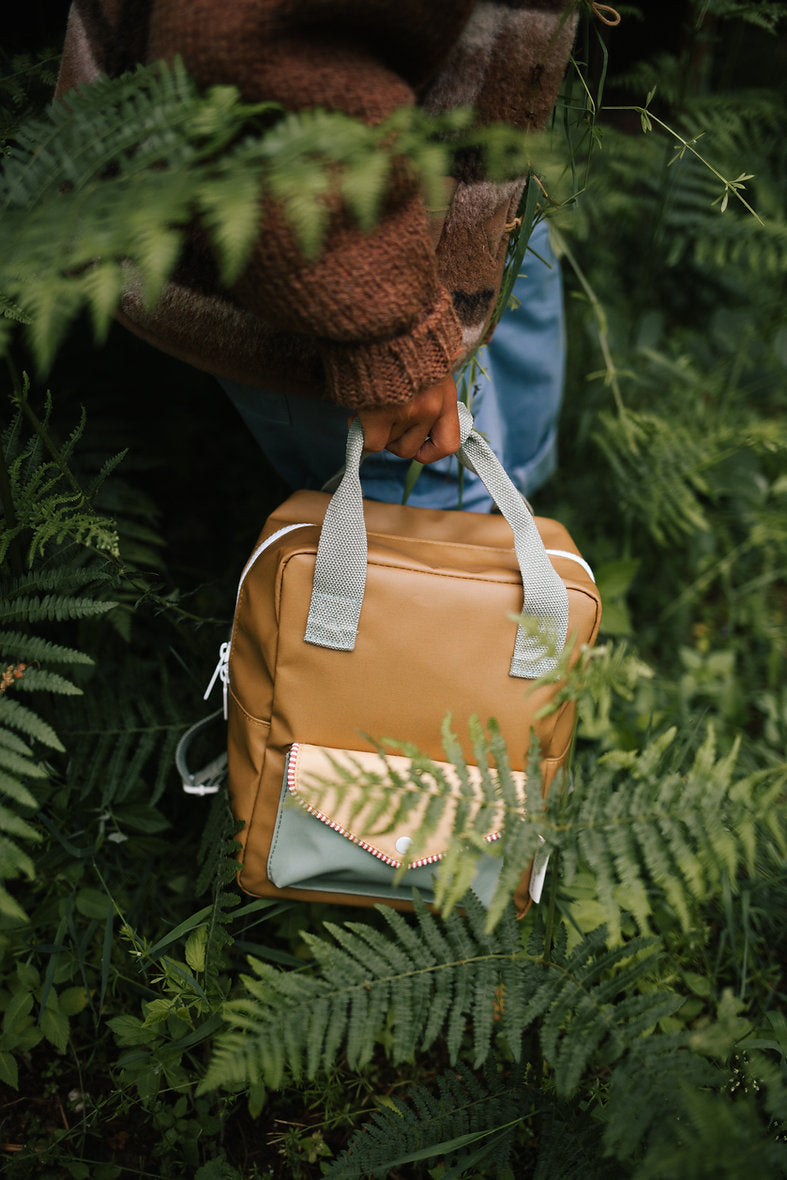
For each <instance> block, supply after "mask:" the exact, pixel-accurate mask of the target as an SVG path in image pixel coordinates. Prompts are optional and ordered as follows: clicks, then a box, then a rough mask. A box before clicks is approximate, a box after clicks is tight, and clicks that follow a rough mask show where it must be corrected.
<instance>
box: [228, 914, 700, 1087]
mask: <svg viewBox="0 0 787 1180" xmlns="http://www.w3.org/2000/svg"><path fill="white" fill-rule="evenodd" d="M415 901H416V910H415V913H416V918H415V928H413V927H411V926H410V925H409V924H408V923H407V922H406V921H405V919H404V918H402V916H401V915H399V914H398V913H396V911H393V910H387V909H386V910H383V911H381V912H382V913H383V915H384V918H385V921H386V923H387V925H388V927H389V930H388V932H386V933H385V934H382V933H381V932H380V931H377V930H374V931H371V928H370V927H368V926H366V925H362V924H357V923H353V924H348V925H347V926H345V927H343V928H341V929H339V928H337V927H333V926H328V927H326V929H327V931H328V933H329V934H330V935H331V936H332V938H333V939H334V941H330V942H329V941H327V940H325V939H322V938H317V937H316V936H312V935H310V936H308V939H307V941H308V945H309V948H310V950H311V952H312V954H313V956H314V962H315V968H314V971H313V973H310V974H306V973H302V974H292V973H289V974H287V973H284V972H282V971H280V970H277V969H276V968H273V967H270V966H267V965H266V964H264V963H260V962H258V961H253V962H252V967H253V970H254V972H255V974H254V976H244V979H243V983H244V987H245V989H246V994H245V995H244V996H242V997H240V998H238V999H235V1000H232V1001H230V1003H229V1004H228V1005H227V1007H226V1009H225V1017H226V1019H227V1021H228V1023H229V1024H230V1025H231V1030H230V1031H228V1032H226V1033H224V1034H222V1036H221V1037H220V1038H219V1040H218V1042H217V1046H216V1053H215V1056H214V1059H213V1062H212V1063H211V1066H210V1068H209V1070H208V1074H207V1077H206V1081H205V1088H211V1087H214V1086H217V1085H222V1084H225V1083H229V1082H240V1081H247V1082H251V1081H263V1082H264V1083H265V1084H266V1085H268V1086H270V1087H271V1088H275V1087H277V1086H280V1085H281V1084H282V1082H283V1080H284V1077H285V1075H286V1074H292V1076H293V1077H294V1078H296V1079H298V1078H301V1077H303V1076H304V1075H305V1076H307V1077H315V1076H316V1075H317V1073H319V1072H321V1071H322V1070H324V1069H328V1068H330V1067H331V1066H332V1065H333V1064H334V1063H335V1062H336V1061H337V1059H338V1058H339V1055H340V1053H341V1054H342V1055H343V1056H345V1057H346V1059H347V1061H348V1064H349V1065H350V1067H351V1068H358V1067H360V1066H362V1065H363V1064H364V1063H366V1062H368V1061H369V1060H370V1059H371V1056H372V1053H373V1052H374V1050H375V1048H376V1047H377V1046H378V1045H379V1044H380V1043H381V1041H383V1040H384V1039H385V1040H387V1039H388V1036H389V1033H390V1036H391V1037H392V1040H391V1042H390V1046H391V1047H390V1050H389V1051H390V1053H391V1056H392V1058H393V1060H394V1061H404V1060H408V1059H410V1058H412V1057H413V1056H414V1055H415V1054H416V1053H418V1052H425V1051H427V1050H428V1049H429V1047H430V1045H431V1044H433V1043H434V1039H435V1038H436V1037H437V1036H438V1035H439V1036H441V1037H443V1038H444V1039H445V1042H446V1047H447V1050H448V1053H449V1056H450V1058H451V1060H452V1062H456V1061H457V1060H458V1058H459V1056H460V1051H461V1050H462V1047H463V1045H464V1043H465V1041H466V1038H467V1037H468V1036H469V1037H470V1038H471V1042H472V1046H473V1054H474V1060H475V1066H476V1067H480V1066H481V1065H482V1064H483V1062H484V1061H485V1060H486V1058H487V1056H488V1054H489V1051H490V1046H491V1044H492V1042H493V1041H497V1039H498V1038H501V1039H502V1042H503V1044H505V1046H506V1047H507V1051H508V1052H509V1053H510V1054H511V1055H512V1056H513V1058H514V1059H517V1058H518V1057H519V1055H520V1053H521V1042H522V1034H523V1031H524V1029H525V1028H526V1027H528V1026H529V1025H530V1024H531V1023H532V1022H534V1021H535V1020H537V1019H539V1018H542V1019H543V1026H542V1047H543V1051H544V1054H545V1057H546V1058H547V1060H548V1061H549V1062H550V1064H551V1065H552V1066H553V1067H554V1069H555V1078H556V1085H557V1087H558V1090H559V1092H561V1093H564V1094H569V1093H571V1092H572V1090H573V1089H574V1088H575V1087H576V1085H577V1081H578V1078H579V1076H580V1074H581V1073H582V1071H583V1070H584V1069H585V1068H586V1067H587V1065H588V1062H589V1061H590V1060H591V1058H592V1057H593V1056H594V1054H595V1053H596V1051H597V1050H598V1051H599V1052H600V1051H601V1047H602V1046H603V1051H604V1053H605V1054H609V1055H611V1059H616V1058H617V1057H618V1056H620V1054H622V1053H624V1052H625V1051H626V1048H627V1044H628V1039H629V1038H630V1037H633V1038H634V1039H638V1038H639V1037H640V1036H641V1035H642V1032H643V1030H644V1029H645V1028H646V1027H651V1026H653V1025H654V1024H656V1023H657V1021H658V1020H659V1019H660V1017H661V1016H663V1015H665V1014H666V1013H669V1012H672V1011H674V1010H675V1009H676V1008H677V1007H678V1006H679V1005H680V1003H681V1002H682V1000H681V998H680V997H676V996H674V995H671V994H655V995H649V996H647V997H644V996H639V995H638V996H636V997H634V998H633V999H631V1000H627V999H622V998H621V997H622V996H623V994H624V992H625V989H626V988H627V987H630V986H631V984H632V983H633V982H634V981H635V980H637V979H639V978H641V977H642V975H643V974H644V973H645V972H646V971H647V970H648V969H652V961H651V958H650V956H651V954H652V946H653V942H652V940H648V939H636V940H634V941H632V942H631V943H630V944H628V945H627V947H626V948H616V949H614V950H612V951H608V950H606V948H605V946H604V938H603V933H601V934H599V933H598V932H597V933H595V934H594V935H592V936H591V937H590V938H588V939H586V940H584V941H583V943H582V944H581V946H580V947H578V948H575V950H573V951H572V952H571V953H570V954H568V955H566V954H565V953H564V952H561V951H558V952H557V953H556V954H555V955H550V954H548V953H547V952H546V951H545V948H544V945H543V933H539V934H534V936H533V938H532V939H531V943H530V946H529V947H528V950H527V951H524V950H522V948H521V946H520V945H519V937H518V928H517V924H516V922H515V921H514V919H513V915H512V913H511V912H508V913H507V915H506V916H505V918H504V920H503V921H502V922H501V923H500V924H499V926H498V927H497V928H496V930H495V931H493V932H491V933H490V932H487V931H485V929H484V911H483V909H482V907H481V906H480V904H479V903H478V902H477V901H476V900H475V899H474V898H473V897H472V895H470V896H468V898H466V899H465V901H464V903H463V905H464V907H465V909H466V914H467V916H466V917H460V916H459V915H458V914H457V913H452V914H451V915H450V916H449V917H448V918H447V919H438V918H437V917H435V916H434V915H432V914H430V913H429V912H428V911H427V910H426V908H425V906H424V905H423V903H422V902H421V901H420V899H419V898H417V897H416V899H415ZM435 924H439V927H440V932H441V934H442V936H443V938H444V939H445V940H446V941H447V943H448V946H449V955H448V957H445V956H443V957H441V958H439V959H435V958H434V955H433V952H432V950H431V947H432V946H433V941H434V940H433V938H432V937H431V936H430V935H429V934H428V933H427V931H428V930H429V928H430V927H431V926H433V925H435ZM370 952H371V953H370ZM614 1000H620V1001H621V1002H620V1003H619V1004H617V1003H614V1002H613V1001H614ZM498 1002H499V1008H501V1009H502V1011H501V1012H499V1020H495V1018H494V1016H495V1011H496V1005H498ZM435 1004H436V1005H437V1007H438V1010H439V1012H440V1018H439V1019H435V1016H434V1007H433V1005H435ZM490 1013H491V1014H492V1015H491V1018H489V1014H490ZM285 1014H286V1016H285ZM285 1026H286V1027H285ZM274 1028H276V1029H277V1030H278V1036H274V1031H273V1030H274ZM576 1028H580V1029H581V1031H582V1033H583V1035H580V1036H574V1035H573V1030H575V1029H576ZM567 1029H570V1030H571V1031H572V1035H570V1036H569V1035H567V1033H566V1030H567ZM584 1034H587V1035H584Z"/></svg>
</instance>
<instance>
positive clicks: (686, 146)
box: [603, 92, 765, 226]
mask: <svg viewBox="0 0 787 1180" xmlns="http://www.w3.org/2000/svg"><path fill="white" fill-rule="evenodd" d="M652 93H653V92H651V95H652ZM603 109H604V110H605V111H633V112H634V113H635V114H638V115H639V117H640V119H642V121H643V127H645V129H646V130H650V127H649V124H652V123H655V124H656V125H657V126H659V127H661V129H662V130H663V131H666V132H667V134H668V135H671V136H672V137H673V139H675V140H677V142H678V143H679V144H680V147H679V148H678V149H677V151H676V153H675V155H674V156H673V160H679V159H681V158H682V156H683V155H684V154H685V153H686V152H691V154H692V155H693V156H694V157H695V159H697V160H699V162H700V163H701V164H702V165H704V167H705V168H707V169H708V171H709V172H711V173H712V174H713V175H714V176H715V177H716V179H717V180H719V181H721V183H722V184H723V185H724V192H723V194H722V196H721V197H720V198H719V200H720V201H721V211H722V213H723V212H724V210H725V209H726V207H727V201H728V199H729V197H730V195H732V196H734V197H737V199H738V200H739V201H740V203H741V204H742V205H743V207H744V209H747V210H748V212H749V213H751V215H752V217H753V218H754V219H755V221H757V222H758V224H759V225H762V226H764V225H765V222H764V221H763V220H762V218H761V217H760V215H759V213H758V212H757V210H756V209H754V208H753V207H752V206H751V205H750V204H749V202H748V201H747V200H746V198H745V197H744V196H742V195H741V190H742V188H743V187H744V186H743V181H744V180H750V179H751V174H750V173H745V172H744V173H741V175H740V176H738V177H736V179H735V180H728V179H727V177H726V176H723V175H722V173H721V172H719V170H718V168H714V166H713V164H711V162H710V161H709V160H706V159H705V157H704V156H703V155H701V154H700V152H698V151H697V148H696V146H695V144H696V142H697V139H698V138H699V137H698V136H695V137H694V138H693V139H686V138H685V137H684V136H683V135H681V134H680V132H679V131H676V130H675V128H674V127H670V125H669V123H665V122H664V120H663V119H659V118H658V116H657V115H654V114H653V112H652V111H651V110H650V109H649V108H648V107H647V106H644V107H643V106H609V107H604V108H603ZM715 203H716V202H714V204H715Z"/></svg>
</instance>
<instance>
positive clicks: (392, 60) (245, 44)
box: [59, 0, 574, 408]
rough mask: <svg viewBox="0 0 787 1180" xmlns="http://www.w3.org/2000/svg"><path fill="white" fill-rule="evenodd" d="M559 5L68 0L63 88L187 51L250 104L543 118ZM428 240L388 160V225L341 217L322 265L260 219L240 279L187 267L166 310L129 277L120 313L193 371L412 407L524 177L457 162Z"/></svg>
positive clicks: (492, 281) (558, 43)
mask: <svg viewBox="0 0 787 1180" xmlns="http://www.w3.org/2000/svg"><path fill="white" fill-rule="evenodd" d="M572 7H573V5H572V4H570V3H568V2H567V0H555V2H554V3H549V0H541V2H540V3H536V4H530V3H527V0H508V2H497V3H478V2H476V0H452V2H451V3H448V2H444V0H232V3H225V2H224V0H144V2H143V0H103V3H102V0H76V2H75V3H74V4H73V7H72V11H71V15H70V18H69V26H68V33H67V38H66V46H65V53H64V58H63V65H62V68H61V75H60V83H59V91H60V92H62V91H64V90H66V89H68V88H69V87H70V86H73V85H75V84H78V83H80V82H85V81H90V80H91V79H92V78H93V77H95V75H96V73H97V72H98V71H99V70H103V71H105V72H108V73H110V74H112V73H118V72H120V71H121V70H123V69H128V68H130V67H131V66H132V65H133V64H134V62H135V61H136V60H155V59H157V58H170V59H171V58H172V57H173V56H174V55H175V54H179V55H180V56H181V57H182V58H183V59H184V61H185V64H186V66H187V68H188V69H189V71H190V72H191V74H192V75H193V76H194V78H195V79H196V81H197V82H198V83H199V84H200V85H202V86H209V85H213V84H220V83H232V84H234V85H236V86H238V87H239V89H240V91H241V93H242V95H243V97H244V99H246V100H248V101H256V100H262V99H266V100H275V101H278V102H281V103H282V104H283V105H284V106H285V107H287V108H288V109H291V110H306V109H309V108H312V107H317V106H319V107H323V108H327V109H332V110H340V111H344V112H346V113H347V114H350V115H352V116H354V117H356V118H360V119H362V120H364V121H366V122H368V123H370V124H373V123H376V122H378V121H380V120H381V119H383V118H385V117H386V116H387V115H388V114H389V113H390V112H391V111H392V110H394V109H395V108H396V107H399V106H402V105H407V104H413V103H420V104H422V105H423V106H424V107H425V108H426V109H427V110H430V111H433V112H436V111H441V110H448V109H451V108H452V107H453V106H455V105H457V104H460V103H461V104H468V103H469V104H472V105H474V106H475V107H476V109H477V111H478V113H479V115H480V116H481V118H482V119H484V120H489V119H507V120H508V121H510V122H513V123H514V124H516V125H518V126H521V127H523V128H527V129H533V128H537V127H540V126H542V125H543V123H544V121H545V119H546V118H547V116H548V115H549V112H550V111H551V109H552V106H553V104H554V100H555V96H556V93H557V89H558V87H559V85H560V81H561V79H562V76H563V72H564V70H565V65H566V61H567V58H568V53H569V51H570V48H571V43H572V39H573V29H574V22H573V18H570V17H569V18H567V17H566V14H565V10H566V9H570V8H572ZM456 179H457V180H459V182H460V183H459V184H458V187H457V188H456V191H455V194H454V196H453V200H452V203H451V205H450V207H449V209H448V212H447V216H446V220H445V224H444V227H443V230H442V235H441V236H440V239H439V242H438V244H437V248H436V250H435V246H434V242H433V232H434V227H433V226H432V227H430V225H429V221H428V217H427V214H426V210H425V208H424V205H423V201H422V198H421V195H420V193H419V192H418V191H417V189H416V188H415V186H414V185H413V183H412V181H411V180H410V179H409V178H408V176H407V173H406V170H404V169H402V170H394V175H393V177H392V180H391V183H390V191H389V193H388V197H387V200H386V204H385V211H384V215H383V218H382V221H381V223H380V225H379V226H378V227H377V228H376V229H375V230H374V231H372V232H371V233H362V232H361V231H360V230H359V229H358V228H357V227H356V226H355V225H354V224H353V223H352V222H351V221H350V220H349V219H348V217H347V216H346V215H344V214H343V213H342V211H341V210H337V211H336V213H335V216H334V217H333V219H332V221H331V224H330V227H329V233H328V236H327V240H326V242H325V245H324V248H323V251H322V254H321V256H320V258H319V260H318V261H317V262H308V261H307V260H305V259H304V258H303V256H302V254H301V253H300V251H299V249H298V247H297V243H296V242H295V239H294V237H293V234H292V231H291V229H290V226H289V223H288V221H287V218H286V217H285V216H284V213H283V211H282V210H281V209H280V208H277V207H276V206H275V205H273V204H271V203H266V204H265V205H264V207H263V210H262V230H261V233H260V237H259V239H258V241H257V243H256V245H255V248H254V250H253V253H252V256H251V258H250V260H249V264H248V266H247V268H246V270H245V272H244V274H243V276H242V277H241V279H240V280H239V282H238V283H237V284H236V286H235V287H234V288H233V290H232V291H224V290H222V289H221V288H220V286H218V285H217V284H216V283H215V281H213V279H212V277H211V267H210V266H207V265H204V264H200V263H199V259H196V264H193V263H194V257H193V253H192V259H191V264H190V263H189V262H187V263H186V264H185V265H184V267H183V268H181V271H180V272H179V274H178V275H177V276H176V279H175V280H173V283H172V284H171V286H170V288H169V290H168V291H167V293H166V294H165V296H164V298H163V299H162V301H161V302H160V304H159V306H158V307H157V308H156V309H155V310H154V311H153V312H149V311H147V310H145V309H144V307H143V306H142V304H141V302H140V300H139V297H138V293H137V292H136V291H135V288H134V284H133V282H131V283H130V284H129V288H128V290H127V292H126V295H125V298H124V300H123V306H122V310H121V318H122V319H123V322H125V323H126V324H127V325H128V326H129V327H131V328H132V329H133V330H134V331H136V332H138V333H139V334H140V335H141V336H143V337H144V338H145V339H147V340H149V341H150V342H151V343H153V344H155V345H156V346H157V347H160V348H162V349H164V350H166V351H168V352H171V353H173V354H174V355H176V356H179V357H181V358H182V359H184V360H187V361H188V362H189V363H191V364H194V365H196V366H198V367H199V368H203V369H206V370H207V371H209V372H212V373H215V374H216V375H218V376H224V377H232V378H234V379H235V380H239V381H243V382H245V383H247V384H250V385H256V386H261V387H266V388H273V389H280V390H282V391H284V392H301V393H307V394H311V395H314V396H325V395H327V396H328V397H329V398H331V399H332V400H334V401H336V402H339V403H340V404H343V405H345V406H348V407H352V408H358V407H362V406H373V405H381V404H385V403H400V402H402V401H406V400H407V399H408V398H409V397H411V396H412V395H413V394H414V393H416V392H417V391H419V390H420V389H424V388H426V387H427V386H429V385H431V384H433V383H434V382H436V381H437V380H439V379H440V378H441V377H443V376H445V374H446V373H447V372H448V371H450V370H451V369H452V368H454V367H455V366H456V364H457V363H458V362H459V361H460V360H461V359H462V358H463V357H464V356H466V355H467V354H469V352H470V351H471V350H472V348H473V347H475V345H476V344H477V343H478V341H479V340H480V338H481V335H482V333H483V329H484V325H485V324H486V322H487V320H488V316H489V313H490V311H491V308H492V307H493V306H494V300H495V298H496V295H497V291H498V288H499V284H500V279H501V275H502V269H503V263H504V260H505V252H506V243H507V231H506V228H505V227H506V224H507V222H508V221H510V217H511V212H512V209H515V207H516V203H517V199H518V196H519V193H520V191H521V183H520V184H513V185H512V184H508V185H501V186H496V185H490V184H488V183H486V182H484V181H483V179H482V178H478V177H476V176H474V175H473V173H472V168H471V166H470V164H468V167H467V170H466V171H465V172H464V173H463V174H461V175H459V176H457V178H456Z"/></svg>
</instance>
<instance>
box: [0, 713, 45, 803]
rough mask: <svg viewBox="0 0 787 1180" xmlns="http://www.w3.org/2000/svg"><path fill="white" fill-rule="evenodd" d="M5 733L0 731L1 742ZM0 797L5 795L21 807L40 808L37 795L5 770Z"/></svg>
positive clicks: (2, 772) (0, 778)
mask: <svg viewBox="0 0 787 1180" xmlns="http://www.w3.org/2000/svg"><path fill="white" fill-rule="evenodd" d="M2 735H3V731H2V730H0V740H2ZM0 795H5V796H6V797H7V798H8V799H13V800H14V802H15V803H18V804H19V806H20V807H30V808H35V807H37V806H38V801H37V800H36V797H35V795H33V794H32V792H31V791H29V790H28V788H27V787H26V786H25V785H24V783H22V782H21V781H20V780H19V779H18V778H16V777H15V776H14V775H12V774H7V773H6V771H5V770H2V769H0Z"/></svg>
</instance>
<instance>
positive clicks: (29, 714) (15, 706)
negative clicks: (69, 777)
mask: <svg viewBox="0 0 787 1180" xmlns="http://www.w3.org/2000/svg"><path fill="white" fill-rule="evenodd" d="M0 725H7V726H10V727H11V728H12V729H18V730H19V732H20V733H24V734H25V735H26V736H27V737H31V738H34V739H35V741H37V742H42V743H43V745H45V746H49V747H50V749H53V750H60V751H63V750H64V749H65V747H64V745H63V743H62V742H61V741H60V738H59V737H58V736H57V734H56V733H55V731H54V730H53V729H52V726H51V725H49V724H47V722H46V721H44V720H43V719H42V718H41V717H39V716H38V714H37V713H35V712H34V711H33V710H32V709H29V708H28V707H27V706H26V705H20V703H19V701H11V700H9V699H8V697H6V696H3V697H0ZM0 757H2V755H0Z"/></svg>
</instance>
